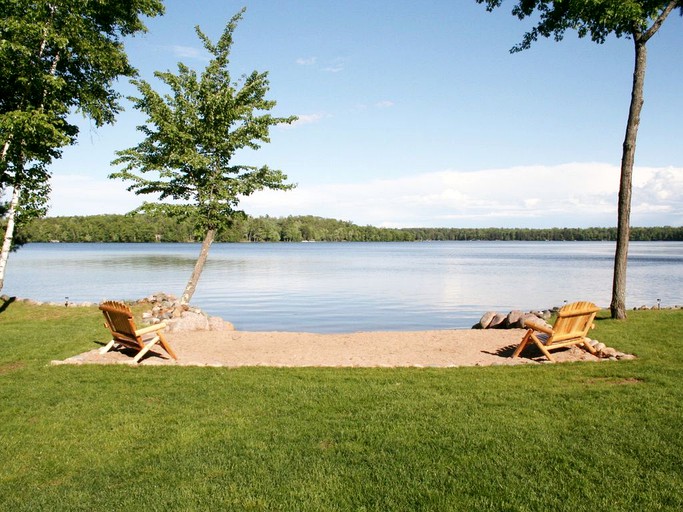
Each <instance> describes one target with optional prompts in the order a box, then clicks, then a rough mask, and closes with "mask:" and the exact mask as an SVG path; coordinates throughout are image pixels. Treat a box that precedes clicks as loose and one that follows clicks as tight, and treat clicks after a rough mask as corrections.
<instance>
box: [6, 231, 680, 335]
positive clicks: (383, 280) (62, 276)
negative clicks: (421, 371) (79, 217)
mask: <svg viewBox="0 0 683 512" xmlns="http://www.w3.org/2000/svg"><path fill="white" fill-rule="evenodd" d="M681 249H683V244H681V243H675V242H669V243H664V244H659V243H640V244H639V243H633V244H631V250H630V253H631V256H630V264H629V273H628V283H627V289H628V296H627V305H628V306H629V307H632V306H639V305H640V304H654V303H655V302H656V299H657V298H661V299H662V304H665V305H666V304H669V305H672V304H677V303H681V302H683V299H682V298H681V290H682V289H683V286H682V285H683V265H681V263H683V251H681ZM613 252H614V245H613V244H610V243H599V242H591V243H579V242H572V243H526V242H498V243H496V242H439V243H415V244H410V243H402V244H401V243H381V244H373V243H363V244H350V243H348V244H334V243H329V244H323V243H319V244H272V245H270V244H215V245H214V246H213V248H212V250H211V254H210V257H209V260H208V262H207V265H206V268H205V271H204V274H203V275H202V279H201V281H200V283H199V286H198V288H197V292H196V294H195V297H194V300H193V302H194V303H196V304H197V305H199V306H200V307H202V308H203V309H205V310H206V311H207V312H209V313H211V314H216V315H220V316H222V317H224V318H226V319H228V320H230V321H232V322H233V323H235V325H236V326H237V327H238V328H240V329H245V330H246V329H248V330H307V331H313V332H326V331H355V330H378V329H442V328H453V327H457V328H462V327H469V326H471V325H472V324H473V323H475V322H476V321H477V320H478V318H479V317H480V316H481V314H482V313H483V312H484V311H487V310H498V311H508V310H511V309H535V308H544V307H550V306H554V305H561V304H562V303H563V302H564V301H565V300H568V301H573V300H592V301H593V302H596V303H598V304H599V305H602V306H606V305H607V304H608V303H609V300H610V293H611V275H612V258H613ZM198 253H199V246H198V245H196V244H31V245H28V246H26V247H24V248H22V249H21V250H20V251H19V252H17V253H15V254H12V256H11V259H10V263H9V265H8V275H7V279H6V284H5V289H4V290H3V292H4V293H9V294H12V295H16V296H19V297H32V298H36V299H38V300H53V301H63V300H64V297H65V296H69V297H70V299H71V300H73V301H99V300H102V299H105V298H138V297H143V296H146V295H148V294H150V293H152V292H155V291H160V290H162V291H167V292H170V293H175V294H177V295H180V293H181V292H182V290H183V288H184V285H185V283H186V281H187V279H188V277H189V275H190V273H191V272H192V268H193V266H194V262H195V259H196V257H197V255H198Z"/></svg>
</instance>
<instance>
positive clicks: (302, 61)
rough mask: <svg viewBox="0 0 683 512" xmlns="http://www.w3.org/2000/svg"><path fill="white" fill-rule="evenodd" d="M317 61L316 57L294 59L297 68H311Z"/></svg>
mask: <svg viewBox="0 0 683 512" xmlns="http://www.w3.org/2000/svg"><path fill="white" fill-rule="evenodd" d="M317 61H318V59H317V57H299V58H298V59H296V63H297V64H298V65H299V66H313V65H314V64H315V63H316V62H317Z"/></svg>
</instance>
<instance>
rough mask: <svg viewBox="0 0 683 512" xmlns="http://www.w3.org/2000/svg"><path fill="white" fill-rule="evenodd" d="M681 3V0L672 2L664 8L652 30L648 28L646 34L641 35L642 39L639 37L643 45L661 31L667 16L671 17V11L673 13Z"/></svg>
mask: <svg viewBox="0 0 683 512" xmlns="http://www.w3.org/2000/svg"><path fill="white" fill-rule="evenodd" d="M679 1H680V0H671V1H670V2H669V3H668V5H667V6H666V7H665V8H664V10H663V11H662V13H661V14H660V15H659V16H657V19H656V20H655V21H654V23H653V24H652V26H651V27H650V28H648V29H647V30H646V31H645V32H643V33H642V34H640V37H639V39H640V42H642V43H643V44H644V43H647V42H648V40H649V39H650V38H651V37H652V36H653V35H655V34H656V33H657V31H658V30H659V27H661V26H662V23H664V20H666V18H667V16H669V14H671V11H673V10H674V9H675V8H676V6H677V5H678V3H679Z"/></svg>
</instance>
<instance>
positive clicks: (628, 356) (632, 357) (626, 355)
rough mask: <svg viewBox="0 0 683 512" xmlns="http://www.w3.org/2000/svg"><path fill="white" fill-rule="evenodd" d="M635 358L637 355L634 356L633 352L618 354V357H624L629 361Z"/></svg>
mask: <svg viewBox="0 0 683 512" xmlns="http://www.w3.org/2000/svg"><path fill="white" fill-rule="evenodd" d="M635 358H636V356H634V355H633V354H617V359H623V360H627V361H628V360H631V359H635Z"/></svg>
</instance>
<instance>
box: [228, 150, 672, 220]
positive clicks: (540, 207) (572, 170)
mask: <svg viewBox="0 0 683 512" xmlns="http://www.w3.org/2000/svg"><path fill="white" fill-rule="evenodd" d="M682 171H683V169H676V170H673V169H651V170H647V169H646V170H644V171H643V172H642V173H641V170H640V169H636V172H635V174H636V175H637V176H640V175H641V174H647V175H650V178H648V179H646V180H645V182H644V183H643V184H642V185H638V186H636V187H634V194H633V215H632V221H633V222H632V223H633V224H634V225H661V224H670V225H681V224H682V223H683V194H680V193H675V194H673V197H675V199H672V200H670V202H668V203H667V202H665V203H662V202H661V201H653V200H652V199H651V196H652V195H653V194H655V195H656V194H657V188H658V187H659V186H660V183H661V182H662V181H666V182H667V183H669V184H672V182H673V184H672V185H673V187H682V185H681V179H680V178H678V181H676V180H674V179H673V178H672V177H671V173H672V172H676V173H678V174H679V175H683V174H681V172H682ZM636 181H637V180H636ZM618 187H619V168H618V167H616V166H612V165H608V164H599V163H597V164H595V163H576V164H564V165H557V166H527V167H513V168H506V169H488V170H481V171H472V172H465V171H450V170H449V171H441V172H432V173H424V174H416V175H413V176H408V177H402V178H397V179H390V180H375V181H370V182H365V183H355V184H352V183H347V184H329V185H308V186H307V185H305V184H303V185H300V186H299V188H297V189H295V190H293V191H289V192H275V191H263V192H259V193H258V194H255V195H254V196H252V197H249V198H245V199H244V200H243V202H242V204H243V206H244V207H245V209H246V210H247V212H248V213H250V214H252V215H265V214H269V215H276V216H279V215H304V214H314V215H320V216H323V217H333V218H338V219H343V220H351V221H353V222H356V223H358V224H372V225H376V226H394V227H398V226H404V227H410V226H453V227H488V226H501V227H558V226H559V227H564V226H568V227H574V226H576V227H589V226H613V225H616V201H617V192H618ZM641 214H642V215H641Z"/></svg>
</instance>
